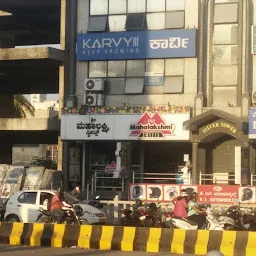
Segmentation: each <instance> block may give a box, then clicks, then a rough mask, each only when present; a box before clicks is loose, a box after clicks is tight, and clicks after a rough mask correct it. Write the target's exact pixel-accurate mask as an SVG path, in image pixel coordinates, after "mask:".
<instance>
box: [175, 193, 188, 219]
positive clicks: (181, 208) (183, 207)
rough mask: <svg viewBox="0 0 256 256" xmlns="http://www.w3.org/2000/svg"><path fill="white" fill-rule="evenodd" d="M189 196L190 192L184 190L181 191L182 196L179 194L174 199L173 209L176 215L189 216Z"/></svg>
mask: <svg viewBox="0 0 256 256" xmlns="http://www.w3.org/2000/svg"><path fill="white" fill-rule="evenodd" d="M187 197H188V194H187V192H185V191H183V192H181V196H178V197H176V198H174V199H173V200H172V203H173V204H174V205H175V206H174V209H173V214H174V216H176V217H180V218H187V217H188V213H187V207H188V203H187Z"/></svg>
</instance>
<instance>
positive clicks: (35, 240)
mask: <svg viewBox="0 0 256 256" xmlns="http://www.w3.org/2000/svg"><path fill="white" fill-rule="evenodd" d="M0 243H2V244H10V245H29V246H48V247H59V248H60V247H71V246H79V247H83V248H86V249H99V250H119V251H143V252H153V253H154V252H155V253H157V252H165V253H166V252H170V253H176V254H184V253H188V254H196V255H206V253H207V252H208V251H211V250H220V251H221V252H222V253H223V254H224V255H225V256H233V255H239V256H244V255H245V256H255V252H256V232H244V231H240V232H238V231H209V230H187V231H186V230H180V229H168V228H139V227H116V226H90V225H85V226H77V225H71V226H66V225H64V224H35V223H0Z"/></svg>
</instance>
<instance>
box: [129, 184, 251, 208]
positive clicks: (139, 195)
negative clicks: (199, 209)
mask: <svg viewBox="0 0 256 256" xmlns="http://www.w3.org/2000/svg"><path fill="white" fill-rule="evenodd" d="M181 189H186V190H187V192H188V193H189V194H190V193H191V192H193V191H195V192H197V193H198V196H199V198H198V202H199V203H201V204H206V203H209V204H233V203H234V202H236V201H237V200H239V201H240V202H241V203H242V204H243V203H244V204H255V203H256V187H251V186H247V187H240V186H238V185H179V184H145V183H141V184H129V200H135V199H140V200H143V201H162V202H171V201H172V199H173V198H175V197H177V196H179V195H180V194H181Z"/></svg>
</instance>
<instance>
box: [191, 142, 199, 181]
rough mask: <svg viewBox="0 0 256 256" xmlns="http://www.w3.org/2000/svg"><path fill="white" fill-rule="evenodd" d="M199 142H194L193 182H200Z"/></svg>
mask: <svg viewBox="0 0 256 256" xmlns="http://www.w3.org/2000/svg"><path fill="white" fill-rule="evenodd" d="M198 148H199V143H198V142H192V184H193V185H198V184H199V170H198Z"/></svg>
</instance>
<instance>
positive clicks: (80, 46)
mask: <svg viewBox="0 0 256 256" xmlns="http://www.w3.org/2000/svg"><path fill="white" fill-rule="evenodd" d="M195 56H196V29H174V30H158V31H135V32H120V33H119V32H118V33H93V34H91V33H88V34H79V35H77V60H79V61H88V60H125V59H154V58H184V57H195Z"/></svg>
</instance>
